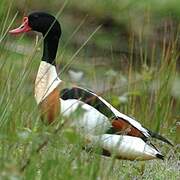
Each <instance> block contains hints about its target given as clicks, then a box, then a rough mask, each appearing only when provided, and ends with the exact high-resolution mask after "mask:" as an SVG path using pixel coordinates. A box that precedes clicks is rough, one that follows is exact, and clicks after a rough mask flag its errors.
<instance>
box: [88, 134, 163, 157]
mask: <svg viewBox="0 0 180 180" xmlns="http://www.w3.org/2000/svg"><path fill="white" fill-rule="evenodd" d="M86 139H87V143H88V145H90V146H99V147H101V148H103V149H105V150H107V151H108V152H110V153H111V154H114V155H116V156H117V157H119V158H122V159H130V160H150V159H155V158H157V157H156V154H160V153H159V152H158V151H157V150H156V149H155V148H153V147H151V146H150V145H148V144H146V143H145V142H144V141H143V140H142V139H140V138H137V137H132V136H127V135H111V134H103V135H99V136H94V135H87V137H86Z"/></svg>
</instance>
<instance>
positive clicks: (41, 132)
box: [0, 1, 180, 179]
mask: <svg viewBox="0 0 180 180" xmlns="http://www.w3.org/2000/svg"><path fill="white" fill-rule="evenodd" d="M2 2H3V1H2ZM89 3H91V2H90V1H89ZM102 11H103V10H102ZM1 13H2V14H3V15H4V17H6V18H7V20H6V21H2V22H1V25H2V27H6V28H7V27H8V26H9V24H10V23H11V21H12V19H13V17H11V16H12V15H10V14H9V13H8V10H7V9H5V10H1ZM14 16H15V15H14ZM82 22H83V21H82ZM6 28H3V29H6ZM77 28H78V27H77ZM74 35H76V33H75V34H74ZM2 37H3V39H2V41H1V45H0V81H1V84H0V94H1V96H0V127H1V128H0V160H1V163H0V169H1V171H0V179H80V178H81V179H134V178H136V179H178V177H179V157H180V151H179V144H178V143H179V142H178V140H177V139H178V132H176V122H177V121H179V108H180V98H179V97H177V96H173V94H172V87H173V82H174V80H175V79H176V78H178V77H179V72H178V67H177V60H178V55H179V54H178V51H177V37H178V34H176V36H175V38H174V40H173V41H168V39H166V37H165V36H164V39H163V42H162V44H161V47H162V49H161V50H160V51H159V48H158V47H156V46H155V45H154V46H153V48H152V49H149V48H148V47H146V46H143V47H142V48H137V46H136V45H137V43H139V44H141V43H142V40H144V38H145V36H143V32H139V36H138V38H139V40H138V41H137V40H136V39H135V35H134V34H133V33H132V34H131V35H130V36H129V50H130V51H132V52H133V51H134V50H136V51H139V52H140V53H139V54H141V56H140V60H139V63H138V68H137V69H134V68H133V66H134V64H133V61H134V57H133V55H132V56H130V57H129V58H128V61H127V63H126V67H127V68H126V69H124V70H123V71H122V72H120V70H121V69H118V68H114V69H113V68H112V67H111V66H110V64H111V63H110V62H112V61H113V62H114V61H117V59H116V57H114V56H113V53H112V56H111V57H112V58H111V59H110V60H109V61H110V62H109V61H105V62H104V63H105V64H104V65H103V66H97V65H96V63H97V61H98V60H96V59H93V58H90V57H89V56H88V55H86V51H87V50H88V47H83V43H82V47H83V49H82V51H80V52H79V51H75V52H74V51H73V50H72V51H69V50H68V45H67V48H66V49H67V50H66V49H63V50H64V51H63V57H62V56H61V54H60V56H59V57H58V59H57V62H58V64H60V67H61V66H63V67H61V68H62V69H63V68H66V67H68V66H69V63H71V62H70V60H72V62H73V67H74V68H78V69H82V70H83V71H84V72H85V77H84V79H83V82H81V83H82V84H83V85H86V86H88V87H89V88H95V87H94V86H93V85H94V84H97V87H99V86H101V87H103V88H101V89H99V93H100V94H101V95H102V96H103V97H105V99H107V100H108V101H109V102H112V104H113V105H114V106H116V107H117V108H118V109H119V110H121V111H122V112H124V113H126V114H129V115H131V116H134V117H136V118H137V119H138V120H139V121H140V122H142V124H143V125H145V126H146V127H148V128H150V129H152V130H155V131H159V132H160V133H161V134H163V135H164V136H166V137H168V138H169V139H171V140H172V141H173V142H175V140H176V142H175V147H174V148H172V147H168V146H167V145H165V144H162V143H161V142H155V144H156V145H157V146H158V147H159V148H160V149H161V151H162V152H163V154H165V155H166V157H165V160H164V161H159V160H153V161H148V162H137V161H132V162H131V161H120V160H115V159H113V158H105V157H102V156H100V155H98V154H96V153H93V152H85V151H83V150H82V144H83V139H82V137H80V136H79V134H78V133H77V132H76V131H75V130H74V129H72V128H71V127H70V126H68V123H67V124H65V125H64V126H62V125H63V122H66V121H71V119H70V118H69V119H65V118H63V117H59V118H58V119H57V121H56V122H55V123H54V124H53V125H51V126H46V125H44V124H43V123H42V122H41V120H40V117H39V112H38V108H37V105H36V103H35V100H34V97H33V84H34V79H35V76H36V72H37V69H38V65H39V61H40V54H41V53H40V52H39V51H37V48H38V47H36V48H35V51H33V53H30V54H29V55H25V56H24V55H22V54H19V53H16V52H12V51H11V49H10V50H9V48H8V50H7V47H6V42H9V41H10V42H13V41H15V42H17V43H16V45H15V47H17V46H18V44H20V43H23V44H27V45H28V46H29V47H30V46H31V45H32V44H33V43H34V40H33V41H32V40H31V39H26V37H24V36H21V37H16V38H12V37H10V36H9V35H6V31H5V30H3V31H2V33H1V38H2ZM94 37H96V34H95V36H94ZM70 42H71V41H70ZM138 47H139V46H138ZM59 51H60V52H61V47H60V49H59ZM76 52H78V54H77V53H76ZM149 52H151V58H150V60H148V61H147V57H148V56H147V55H146V54H147V53H149ZM157 54H158V56H157ZM92 56H93V54H92ZM62 58H63V62H62V60H61V59H62ZM102 59H103V58H102ZM117 65H118V63H117ZM118 67H119V65H118ZM136 67H137V66H136ZM68 68H69V67H68ZM107 69H108V70H109V69H111V71H107ZM92 74H93V77H92ZM122 74H123V78H124V79H125V81H124V84H123V83H122V84H121V83H120V82H121V81H120V79H119V77H120V76H122ZM62 78H63V79H67V80H69V77H68V75H67V69H66V71H64V72H63V74H62ZM87 82H88V83H87ZM91 85H92V86H91ZM122 95H124V96H125V97H126V98H127V101H126V102H125V103H122V102H121V101H118V100H117V99H118V97H119V96H122ZM57 129H58V130H57ZM28 159H30V163H28V165H27V166H26V163H27V161H28ZM24 165H25V168H24V169H23V171H22V168H23V167H24Z"/></svg>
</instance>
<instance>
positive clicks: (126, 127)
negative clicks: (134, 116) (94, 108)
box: [112, 118, 144, 137]
mask: <svg viewBox="0 0 180 180" xmlns="http://www.w3.org/2000/svg"><path fill="white" fill-rule="evenodd" d="M112 126H113V127H114V128H115V129H116V130H118V131H119V134H127V135H130V136H135V137H144V135H143V134H142V132H141V131H139V130H138V129H137V128H135V127H133V126H132V125H131V124H130V123H129V122H127V121H125V120H123V119H121V118H117V119H114V120H112Z"/></svg>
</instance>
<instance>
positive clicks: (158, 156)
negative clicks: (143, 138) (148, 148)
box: [156, 154, 164, 160]
mask: <svg viewBox="0 0 180 180" xmlns="http://www.w3.org/2000/svg"><path fill="white" fill-rule="evenodd" d="M156 157H157V158H159V159H162V160H164V156H163V155H162V154H156Z"/></svg>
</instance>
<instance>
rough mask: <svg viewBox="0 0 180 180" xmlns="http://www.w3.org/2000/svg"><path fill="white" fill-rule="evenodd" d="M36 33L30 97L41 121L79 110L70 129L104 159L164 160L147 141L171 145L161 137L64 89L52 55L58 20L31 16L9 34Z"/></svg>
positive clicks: (79, 90)
mask: <svg viewBox="0 0 180 180" xmlns="http://www.w3.org/2000/svg"><path fill="white" fill-rule="evenodd" d="M29 31H36V32H39V33H41V34H42V36H43V55H42V58H41V61H40V65H39V69H38V72H37V76H36V80H35V88H34V97H35V100H36V102H37V105H38V108H39V109H40V114H41V118H42V120H43V121H47V122H48V124H51V123H53V122H54V121H55V119H56V118H57V117H59V116H61V115H62V116H64V117H66V116H70V115H72V114H75V113H76V111H77V110H78V109H81V112H82V114H81V116H80V117H77V119H73V122H72V124H73V126H75V127H76V129H77V130H78V132H79V133H80V134H81V136H82V137H83V138H84V143H85V147H87V149H89V148H90V149H94V148H95V147H99V148H100V150H101V154H102V155H104V156H113V155H114V157H116V158H117V159H125V160H152V159H164V155H163V154H162V153H161V152H160V151H159V149H158V148H156V147H155V145H153V144H152V142H151V141H150V139H151V138H156V139H158V140H161V141H163V142H164V143H167V144H169V145H173V144H172V143H171V142H170V141H169V140H168V139H166V138H165V137H163V136H162V135H160V134H158V133H155V132H153V131H151V130H149V129H147V128H145V127H144V126H143V125H141V123H139V122H138V121H137V120H136V119H135V118H132V117H130V116H128V115H125V114H123V113H121V112H120V111H118V110H117V109H116V108H115V107H113V106H112V105H111V104H110V103H109V102H107V101H106V100H105V99H104V98H102V97H101V96H99V95H98V94H96V93H94V92H93V91H91V90H89V89H86V88H84V87H79V86H74V85H72V86H70V87H69V86H67V87H66V86H65V83H64V81H63V80H61V79H60V77H59V76H58V72H57V68H56V54H57V50H58V45H59V40H60V37H61V25H60V23H59V21H58V19H57V18H56V17H55V16H53V15H51V14H49V13H46V12H39V11H38V12H32V13H30V14H29V15H28V16H25V17H24V18H23V22H22V24H21V25H20V26H19V27H18V28H16V29H13V30H10V31H9V33H10V34H12V35H18V34H21V33H26V32H29Z"/></svg>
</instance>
